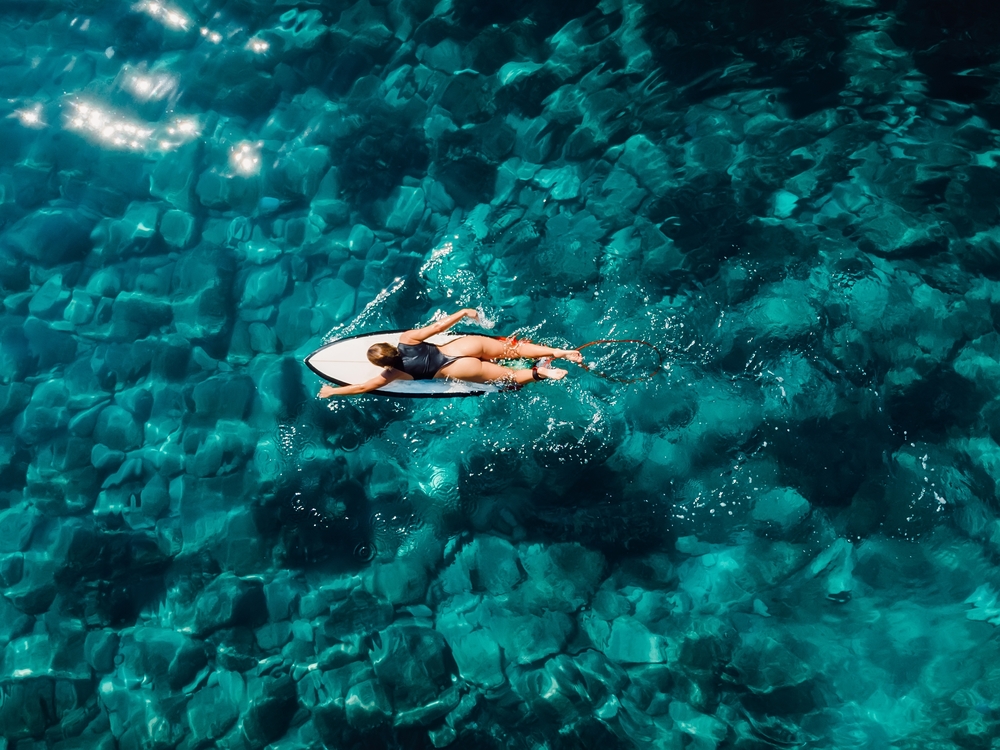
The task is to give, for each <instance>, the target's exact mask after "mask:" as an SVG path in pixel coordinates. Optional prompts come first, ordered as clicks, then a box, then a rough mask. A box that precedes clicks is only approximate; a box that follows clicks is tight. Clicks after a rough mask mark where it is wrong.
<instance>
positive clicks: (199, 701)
mask: <svg viewBox="0 0 1000 750" xmlns="http://www.w3.org/2000/svg"><path fill="white" fill-rule="evenodd" d="M239 708H240V707H239V706H238V705H236V704H235V703H233V702H232V700H231V699H230V698H229V695H228V694H227V693H226V691H225V690H223V689H222V688H221V687H218V686H206V687H204V688H202V689H201V690H198V691H197V692H195V693H194V695H192V696H191V700H190V701H188V704H187V719H188V726H189V727H190V728H191V738H192V739H193V740H194V741H195V742H199V743H200V742H206V741H210V740H214V739H217V738H219V737H221V736H222V735H224V734H225V733H226V731H227V730H229V728H230V727H232V726H233V725H234V724H235V723H236V721H237V720H238V719H239V717H240V711H239Z"/></svg>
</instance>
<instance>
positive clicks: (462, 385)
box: [306, 331, 500, 398]
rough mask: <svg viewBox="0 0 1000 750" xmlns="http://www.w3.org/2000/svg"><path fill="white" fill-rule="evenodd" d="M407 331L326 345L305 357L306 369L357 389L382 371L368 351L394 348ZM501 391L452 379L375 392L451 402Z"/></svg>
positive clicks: (442, 340) (442, 336) (442, 338)
mask: <svg viewBox="0 0 1000 750" xmlns="http://www.w3.org/2000/svg"><path fill="white" fill-rule="evenodd" d="M404 333H406V331H382V332H381V333H364V334H361V335H359V336H350V337H348V338H346V339H340V340H338V341H334V342H333V343H330V344H327V345H326V346H324V347H323V348H321V349H317V350H316V351H314V352H313V353H312V354H310V355H309V356H308V357H306V366H307V367H308V368H309V369H310V370H312V371H313V372H314V373H316V374H317V375H319V376H320V377H321V378H323V379H324V380H329V381H330V382H331V383H335V384H336V385H357V384H358V383H364V382H365V381H366V380H371V379H372V378H374V377H375V376H376V375H378V374H379V373H380V372H382V369H383V368H381V367H379V366H377V365H373V364H372V363H371V362H369V361H368V347H369V346H371V345H372V344H377V343H379V342H385V343H387V344H392V345H393V346H395V345H396V344H398V343H399V337H400V336H401V335H402V334H404ZM462 336H463V335H462V334H456V333H439V334H438V335H437V336H431V337H430V338H429V339H427V342H428V343H430V344H437V345H438V346H441V345H443V344H447V343H448V342H449V341H455V340H456V339H460V338H462ZM499 391H500V388H499V387H497V386H495V385H493V384H492V383H466V382H463V381H461V380H451V379H450V378H434V379H433V380H394V381H392V382H391V383H389V384H388V385H386V386H383V387H382V388H379V389H378V390H375V391H372V393H374V394H381V395H385V396H411V397H418V398H421V397H422V398H449V397H453V396H481V395H482V394H484V393H498V392H499Z"/></svg>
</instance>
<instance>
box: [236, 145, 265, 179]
mask: <svg viewBox="0 0 1000 750" xmlns="http://www.w3.org/2000/svg"><path fill="white" fill-rule="evenodd" d="M229 161H230V163H231V164H232V166H233V169H235V170H236V171H237V172H239V173H240V174H242V175H253V174H257V172H259V171H260V151H259V150H258V147H257V146H255V145H254V144H252V143H247V142H244V143H240V144H239V145H238V146H236V148H234V149H233V151H232V154H230V157H229Z"/></svg>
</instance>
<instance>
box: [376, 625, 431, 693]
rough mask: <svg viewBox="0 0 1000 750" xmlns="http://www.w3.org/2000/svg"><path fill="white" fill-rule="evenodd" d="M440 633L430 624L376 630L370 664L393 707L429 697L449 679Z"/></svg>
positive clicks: (396, 626)
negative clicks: (377, 632) (376, 637)
mask: <svg viewBox="0 0 1000 750" xmlns="http://www.w3.org/2000/svg"><path fill="white" fill-rule="evenodd" d="M447 653H448V646H447V645H446V644H445V641H444V637H443V636H442V635H441V634H440V633H439V632H437V631H436V630H432V629H431V628H424V627H417V626H413V625H404V624H393V625H391V626H389V627H388V628H385V629H384V630H382V631H380V632H379V638H378V640H377V641H376V643H375V648H374V649H373V650H372V652H371V660H372V668H373V669H374V670H375V675H376V676H377V677H378V679H379V682H380V683H381V684H382V685H383V686H384V687H385V689H386V690H387V691H388V692H389V694H390V697H391V698H392V703H393V705H394V706H395V707H396V710H397V711H401V710H405V709H410V708H415V707H418V706H423V705H425V704H427V703H429V702H431V701H433V700H434V699H435V698H436V697H437V696H438V695H439V693H440V692H441V691H442V690H443V689H444V688H445V687H446V686H447V685H448V684H450V682H451V675H450V674H449V672H448V667H447V662H446V658H445V656H446V654H447Z"/></svg>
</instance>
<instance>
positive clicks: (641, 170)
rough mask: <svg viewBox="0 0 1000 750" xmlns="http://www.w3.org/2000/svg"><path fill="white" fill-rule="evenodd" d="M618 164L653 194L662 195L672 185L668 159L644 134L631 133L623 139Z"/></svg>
mask: <svg viewBox="0 0 1000 750" xmlns="http://www.w3.org/2000/svg"><path fill="white" fill-rule="evenodd" d="M618 165H619V166H621V167H622V168H624V169H627V170H628V171H629V172H630V173H631V174H632V175H633V176H634V177H635V178H636V179H637V180H638V181H639V183H640V184H641V185H642V186H643V187H645V188H646V189H647V190H649V191H650V192H651V193H652V194H653V195H656V196H663V195H665V194H666V193H667V191H668V190H669V189H670V188H671V187H673V186H674V181H673V179H672V178H673V174H674V170H673V167H672V166H671V165H670V160H669V159H668V158H667V155H666V154H664V153H663V152H662V151H661V150H660V149H659V148H658V147H657V146H656V145H655V144H653V142H652V141H650V140H649V138H647V137H646V136H644V135H633V136H632V137H631V138H629V139H628V140H627V141H625V149H624V150H623V151H622V154H621V156H620V157H619V158H618Z"/></svg>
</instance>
